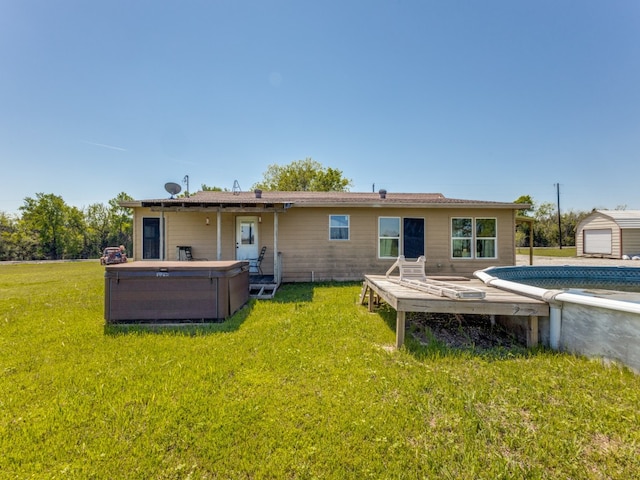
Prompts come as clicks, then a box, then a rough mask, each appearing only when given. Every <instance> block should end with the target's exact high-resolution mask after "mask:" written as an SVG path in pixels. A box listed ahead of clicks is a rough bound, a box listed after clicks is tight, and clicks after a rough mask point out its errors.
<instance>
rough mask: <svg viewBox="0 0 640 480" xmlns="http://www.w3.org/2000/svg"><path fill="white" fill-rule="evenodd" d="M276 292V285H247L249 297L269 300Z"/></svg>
mask: <svg viewBox="0 0 640 480" xmlns="http://www.w3.org/2000/svg"><path fill="white" fill-rule="evenodd" d="M277 290H278V284H277V283H254V284H251V285H249V297H251V298H259V299H271V298H273V297H274V296H275V294H276V291H277Z"/></svg>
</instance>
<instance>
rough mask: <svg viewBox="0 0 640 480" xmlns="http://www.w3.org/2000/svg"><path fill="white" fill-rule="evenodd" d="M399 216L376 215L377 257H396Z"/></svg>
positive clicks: (398, 242)
mask: <svg viewBox="0 0 640 480" xmlns="http://www.w3.org/2000/svg"><path fill="white" fill-rule="evenodd" d="M399 254H400V217H378V258H398V255H399Z"/></svg>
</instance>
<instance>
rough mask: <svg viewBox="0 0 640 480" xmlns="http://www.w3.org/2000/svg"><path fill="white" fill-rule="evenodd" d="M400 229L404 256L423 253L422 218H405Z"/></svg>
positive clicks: (409, 256) (417, 255) (415, 255)
mask: <svg viewBox="0 0 640 480" xmlns="http://www.w3.org/2000/svg"><path fill="white" fill-rule="evenodd" d="M402 231H403V242H402V252H403V254H404V257H405V258H418V257H419V256H421V255H424V218H405V219H404V221H403V229H402Z"/></svg>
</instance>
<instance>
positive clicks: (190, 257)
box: [180, 247, 207, 262]
mask: <svg viewBox="0 0 640 480" xmlns="http://www.w3.org/2000/svg"><path fill="white" fill-rule="evenodd" d="M180 248H181V249H183V251H184V256H185V258H186V259H187V261H188V262H193V261H204V260H207V259H206V258H194V256H193V253H192V251H191V247H180Z"/></svg>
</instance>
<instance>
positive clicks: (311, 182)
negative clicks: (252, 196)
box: [252, 158, 353, 192]
mask: <svg viewBox="0 0 640 480" xmlns="http://www.w3.org/2000/svg"><path fill="white" fill-rule="evenodd" d="M352 185H353V182H352V181H351V180H350V179H348V178H344V177H343V176H342V171H341V170H337V169H335V168H331V167H326V168H325V167H323V166H322V164H320V163H319V162H316V161H315V160H312V159H311V158H306V159H305V160H296V161H293V162H291V163H290V164H288V165H285V166H280V165H276V164H273V165H269V167H267V171H266V172H264V174H263V179H262V181H261V182H258V183H256V184H254V185H253V187H252V189H260V190H266V191H269V190H271V191H313V192H348V191H349V187H351V186H352Z"/></svg>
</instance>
